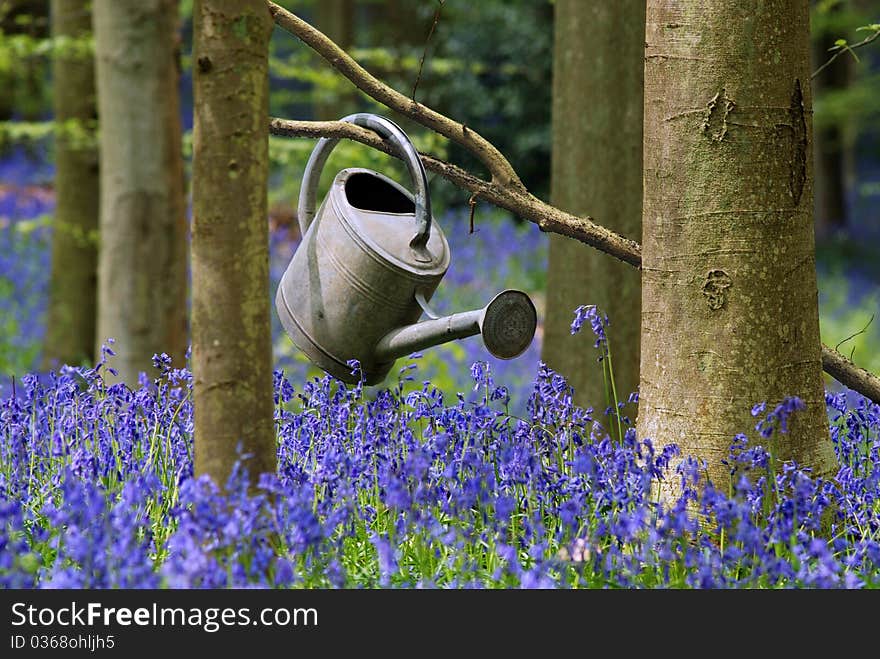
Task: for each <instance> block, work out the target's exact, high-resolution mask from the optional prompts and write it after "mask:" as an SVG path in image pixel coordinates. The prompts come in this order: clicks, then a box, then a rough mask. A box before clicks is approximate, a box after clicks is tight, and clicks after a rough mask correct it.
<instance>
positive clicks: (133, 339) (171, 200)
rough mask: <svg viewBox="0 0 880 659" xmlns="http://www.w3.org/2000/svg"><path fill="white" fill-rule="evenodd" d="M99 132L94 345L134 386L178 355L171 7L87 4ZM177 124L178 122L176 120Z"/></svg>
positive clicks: (181, 229)
mask: <svg viewBox="0 0 880 659" xmlns="http://www.w3.org/2000/svg"><path fill="white" fill-rule="evenodd" d="M94 25H95V54H96V61H97V80H98V109H99V116H100V125H101V139H100V141H101V224H100V227H101V245H100V251H99V266H98V330H97V337H96V339H97V343H98V344H101V343H103V342H104V341H106V339H108V338H113V339H115V341H116V344H115V347H114V350H115V351H116V353H117V356H116V357H115V359H114V360H113V362H112V363H111V366H113V367H114V368H115V369H116V370H118V372H119V375H118V378H112V377H110V375H109V374H107V377H108V378H109V379H110V381H114V380H118V381H122V382H125V383H126V384H128V385H130V386H134V385H136V384H137V381H138V373H139V372H141V371H143V372H146V373H148V374H152V372H153V366H152V357H153V355H154V354H155V353H162V352H165V353H168V354H169V355H171V356H172V358H174V359H175V360H176V361H177V363H179V364H181V365H182V360H183V355H184V354H185V352H186V343H187V333H186V315H187V311H186V305H185V303H184V302H185V299H186V298H185V295H186V224H185V217H184V215H183V212H184V202H183V197H182V194H183V184H182V180H181V176H182V174H181V172H182V164H180V163H179V162H178V161H179V160H180V159H181V158H182V153H181V145H180V139H179V137H180V127H179V124H178V123H176V122H175V121H174V120H172V118H171V115H172V114H176V112H177V108H178V100H177V98H176V95H177V76H178V72H177V62H176V57H175V53H176V48H177V45H176V44H177V40H176V27H177V2H176V0H143V1H142V2H137V3H122V2H115V1H113V0H95V2H94ZM178 121H179V120H178Z"/></svg>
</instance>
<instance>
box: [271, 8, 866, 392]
mask: <svg viewBox="0 0 880 659" xmlns="http://www.w3.org/2000/svg"><path fill="white" fill-rule="evenodd" d="M268 4H269V11H270V12H271V13H272V16H273V18H274V19H275V22H276V24H278V25H279V26H281V27H282V28H284V29H285V30H287V31H288V32H290V33H291V34H293V35H294V36H296V37H298V38H299V39H301V40H302V41H303V42H304V43H306V44H307V45H309V46H311V47H312V48H313V49H315V50H316V51H317V52H318V53H319V54H320V55H321V56H322V57H324V58H325V59H327V60H328V61H329V62H330V63H331V64H332V65H333V66H334V67H336V69H337V70H338V71H339V72H340V73H342V74H343V75H344V76H345V77H346V78H348V79H349V80H351V81H352V82H353V83H354V84H355V85H357V87H358V88H359V89H361V90H362V91H363V92H365V93H366V94H367V95H369V96H370V97H372V98H373V99H375V100H377V101H379V102H380V103H383V104H384V105H386V106H388V107H390V108H392V109H394V110H397V111H398V112H400V113H401V114H403V115H405V116H407V117H409V118H411V119H413V120H414V121H416V122H417V123H420V124H422V125H423V126H425V127H426V128H430V129H431V130H433V131H435V132H436V133H438V134H440V135H442V136H444V137H446V138H448V139H450V140H452V141H454V142H456V143H458V144H460V145H461V146H463V147H464V148H466V149H468V150H469V151H470V152H471V153H473V154H474V155H475V156H476V157H477V158H479V159H480V161H481V162H483V164H484V165H485V166H486V168H487V169H488V170H489V172H490V173H491V174H492V180H491V181H485V180H483V179H481V178H479V177H477V176H474V175H473V174H471V173H470V172H467V171H465V170H464V169H462V168H461V167H458V166H456V165H453V164H451V163H448V162H446V161H445V160H441V159H439V158H436V157H434V156H431V155H428V154H419V155H420V156H421V158H422V162H423V163H424V165H425V168H426V169H428V170H429V171H432V172H435V173H437V174H439V175H441V176H443V177H444V178H446V179H447V180H449V181H451V182H452V183H454V184H455V185H458V186H459V187H461V188H464V189H465V190H468V191H469V192H471V193H473V195H476V196H477V197H480V198H482V199H484V200H485V201H488V202H489V203H492V204H494V205H496V206H499V207H501V208H504V209H506V210H509V211H510V212H512V213H514V214H515V215H517V216H518V217H521V218H523V219H526V220H529V221H530V222H534V223H535V224H537V225H538V227H540V229H541V230H542V231H547V232H551V233H558V234H560V235H563V236H567V237H569V238H574V239H575V240H578V241H580V242H582V243H585V244H587V245H590V246H591V247H595V248H596V249H598V250H600V251H602V252H605V253H606V254H609V255H611V256H614V257H616V258H618V259H620V260H621V261H623V262H625V263H629V264H630V265H632V266H634V267H636V268H641V265H642V248H641V245H639V243H637V242H635V241H633V240H629V239H628V238H625V237H623V236H621V235H619V234H616V233H614V232H613V231H609V230H608V229H606V228H605V227H603V226H600V225H598V224H596V223H595V222H593V221H592V219H591V218H590V217H578V216H576V215H572V214H570V213H566V212H565V211H563V210H560V209H559V208H556V207H555V206H552V205H550V204H548V203H546V202H544V201H541V200H540V199H538V198H537V197H535V196H534V195H533V194H531V193H530V192H529V191H528V190H526V188H525V186H523V184H522V182H521V181H520V179H519V177H518V176H517V175H516V172H514V170H513V168H512V167H511V165H510V163H509V162H508V161H507V160H506V159H505V158H504V156H502V155H501V153H500V152H499V151H498V150H497V149H496V148H495V147H494V146H492V144H490V143H489V142H488V141H486V140H485V139H484V138H483V137H480V136H479V135H478V134H477V133H475V132H474V131H472V130H470V129H468V128H466V127H465V126H463V125H462V124H459V123H457V122H455V121H452V120H451V119H449V118H447V117H445V116H443V115H442V114H440V113H438V112H436V111H434V110H431V109H430V108H428V107H426V106H424V105H422V104H420V103H415V102H413V101H412V100H411V99H409V98H407V97H406V96H404V95H403V94H400V93H398V92H396V91H394V90H393V89H391V88H390V87H388V86H387V85H385V84H383V83H382V82H380V81H379V80H377V79H376V78H374V77H373V76H371V75H370V74H369V73H368V72H367V71H365V70H364V69H363V68H362V67H361V66H360V65H358V64H357V63H356V62H355V61H354V60H353V59H351V57H349V56H348V55H347V54H346V53H345V51H343V50H342V49H341V48H339V47H338V46H337V45H336V44H334V43H333V42H332V41H331V40H330V39H328V38H327V37H326V36H325V35H324V34H322V33H321V32H319V31H318V30H316V29H315V28H314V27H312V26H311V25H309V24H308V23H306V22H305V21H303V20H302V19H300V18H299V17H297V16H295V15H294V14H291V13H290V12H288V11H287V10H285V9H283V8H282V7H279V6H278V5H276V4H274V3H273V2H269V3H268ZM269 132H270V133H272V134H273V135H283V136H286V137H309V138H314V139H316V138H321V137H330V138H346V139H350V140H354V141H357V142H361V143H362V144H366V145H367V146H371V147H373V148H375V149H378V150H379V151H382V152H384V153H387V154H389V155H391V156H395V157H398V155H397V152H396V150H395V149H394V147H392V146H391V145H389V144H388V143H386V142H385V141H384V140H383V139H382V138H381V137H379V136H378V135H376V134H375V133H374V132H373V131H371V130H367V129H366V128H361V127H360V126H355V125H354V124H350V123H348V122H344V121H291V120H287V119H276V118H270V122H269ZM822 367H823V369H824V370H825V372H826V373H828V374H829V375H830V376H831V377H833V378H834V379H836V380H837V381H838V382H840V383H841V384H843V385H845V386H847V387H849V388H850V389H852V390H854V391H857V392H859V393H860V394H862V395H863V396H865V397H867V398H869V399H870V400H872V401H873V402H875V403H877V404H880V378H878V377H877V376H876V375H874V374H872V373H870V372H868V371H866V370H865V369H863V368H860V367H858V366H856V365H855V364H854V363H853V362H851V361H850V360H849V359H847V358H846V357H844V356H843V355H842V354H840V353H839V352H837V351H836V350H833V349H832V348H829V347H828V346H826V345H825V344H824V343H823V344H822Z"/></svg>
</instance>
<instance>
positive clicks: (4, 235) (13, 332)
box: [0, 159, 54, 394]
mask: <svg viewBox="0 0 880 659" xmlns="http://www.w3.org/2000/svg"><path fill="white" fill-rule="evenodd" d="M18 160H19V159H7V160H5V161H2V162H0V171H2V172H3V173H4V174H5V175H8V176H9V178H8V179H7V178H3V180H4V181H12V183H13V184H12V185H10V184H9V183H4V184H0V336H2V337H3V339H2V341H0V373H10V372H11V373H16V372H17V373H25V372H28V371H31V370H33V369H34V368H36V366H37V359H38V357H39V354H38V353H39V346H40V341H41V337H42V336H43V334H44V320H43V317H44V312H45V305H46V299H47V298H48V291H49V278H48V272H49V267H48V266H49V245H50V238H51V236H50V228H49V223H48V222H45V221H44V218H45V217H46V214H47V213H50V212H51V211H52V208H53V206H54V197H53V195H52V194H51V191H50V190H49V189H48V188H46V187H44V186H41V185H33V184H27V185H24V184H23V185H21V186H19V185H15V182H16V181H17V179H19V178H21V177H22V173H21V171H20V170H21V169H22V168H24V167H25V164H26V162H27V161H23V162H22V163H19V162H18ZM11 386H12V385H11V381H10V380H9V379H8V378H3V379H2V380H0V394H3V393H5V392H7V391H8V390H9V389H11Z"/></svg>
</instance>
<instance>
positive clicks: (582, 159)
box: [542, 0, 645, 410]
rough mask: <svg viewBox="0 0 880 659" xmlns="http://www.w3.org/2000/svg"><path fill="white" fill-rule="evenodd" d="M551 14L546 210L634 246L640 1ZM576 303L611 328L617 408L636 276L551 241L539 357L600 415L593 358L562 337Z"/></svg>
mask: <svg viewBox="0 0 880 659" xmlns="http://www.w3.org/2000/svg"><path fill="white" fill-rule="evenodd" d="M555 12H556V14H555V19H554V20H555V33H554V40H555V44H554V49H555V52H554V55H553V160H552V172H551V173H552V185H551V187H552V189H551V199H552V203H553V205H554V206H556V207H558V208H560V209H562V210H565V211H568V212H570V213H574V214H582V215H586V214H588V213H590V214H593V213H595V214H596V216H598V217H601V218H603V223H604V226H605V227H607V228H608V229H611V230H612V231H615V232H617V233H619V234H622V235H625V236H628V237H630V238H635V239H638V238H639V236H640V235H641V211H642V81H643V73H644V63H643V62H644V61H643V59H642V58H643V56H644V37H645V35H644V31H645V7H644V3H642V2H638V1H637V0H627V1H626V2H614V3H608V2H598V1H596V0H593V1H590V2H582V1H580V0H559V1H558V2H557V3H556V8H555ZM581 304H596V305H598V306H599V308H600V309H602V310H603V311H604V312H605V313H607V314H608V316H609V318H610V320H611V326H610V327H609V330H608V334H609V339H610V343H609V345H610V347H611V350H612V360H613V364H614V376H615V382H616V390H617V393H618V395H619V396H622V397H623V398H624V400H625V399H626V396H627V394H628V393H630V392H632V391H635V390H636V389H637V388H638V383H639V321H640V319H639V311H640V306H641V285H640V277H639V273H638V272H637V271H636V270H633V269H632V268H631V267H629V266H628V265H626V264H624V263H621V262H618V261H614V260H612V259H609V258H607V257H606V256H605V255H604V254H600V253H598V252H596V251H595V250H592V249H590V248H589V247H587V246H586V245H582V244H580V243H578V242H576V241H574V240H571V239H570V238H565V237H563V236H558V235H553V236H550V256H549V263H548V272H547V308H546V313H545V322H544V342H543V346H542V358H543V360H544V361H545V362H546V363H547V364H548V365H549V366H550V367H552V368H553V369H554V370H556V371H558V372H559V373H561V374H562V375H564V376H565V377H566V379H567V380H568V382H569V384H571V385H572V386H573V387H574V391H575V400H576V401H577V402H578V403H579V404H581V405H584V406H587V405H592V406H594V407H595V408H596V409H597V410H602V409H604V408H605V382H604V378H603V375H602V366H601V365H600V364H597V363H596V358H597V357H598V352H597V351H596V350H595V349H594V348H593V342H592V341H586V340H585V339H584V337H577V338H574V337H572V336H571V333H570V327H571V321H572V320H573V319H574V310H575V308H576V307H577V306H578V305H581Z"/></svg>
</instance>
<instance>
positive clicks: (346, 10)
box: [315, 0, 355, 120]
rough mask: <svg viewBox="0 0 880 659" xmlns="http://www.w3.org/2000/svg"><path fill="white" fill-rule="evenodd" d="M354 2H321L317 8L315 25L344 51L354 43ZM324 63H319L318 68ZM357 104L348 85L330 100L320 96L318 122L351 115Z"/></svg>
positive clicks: (317, 103)
mask: <svg viewBox="0 0 880 659" xmlns="http://www.w3.org/2000/svg"><path fill="white" fill-rule="evenodd" d="M353 11H354V1H353V0H321V2H319V3H317V6H316V7H315V24H316V25H317V26H318V27H319V28H320V30H321V31H322V32H323V33H324V34H326V35H327V36H328V37H330V38H331V39H333V41H335V42H336V44H337V45H338V46H339V47H340V48H342V49H343V50H346V51H347V50H348V49H349V48H351V46H352V44H353V43H354V23H353V21H354V17H353V16H352V13H353ZM321 65H323V62H318V66H321ZM354 104H355V98H354V94H353V93H352V90H351V89H350V88H349V87H348V85H346V88H345V90H342V91H340V92H339V93H337V94H335V95H334V98H332V99H328V98H325V97H322V96H321V95H320V90H319V94H318V99H317V100H316V101H315V118H316V119H318V120H331V119H339V118H340V117H344V116H346V115H347V114H351V112H352V111H353V107H354Z"/></svg>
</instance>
